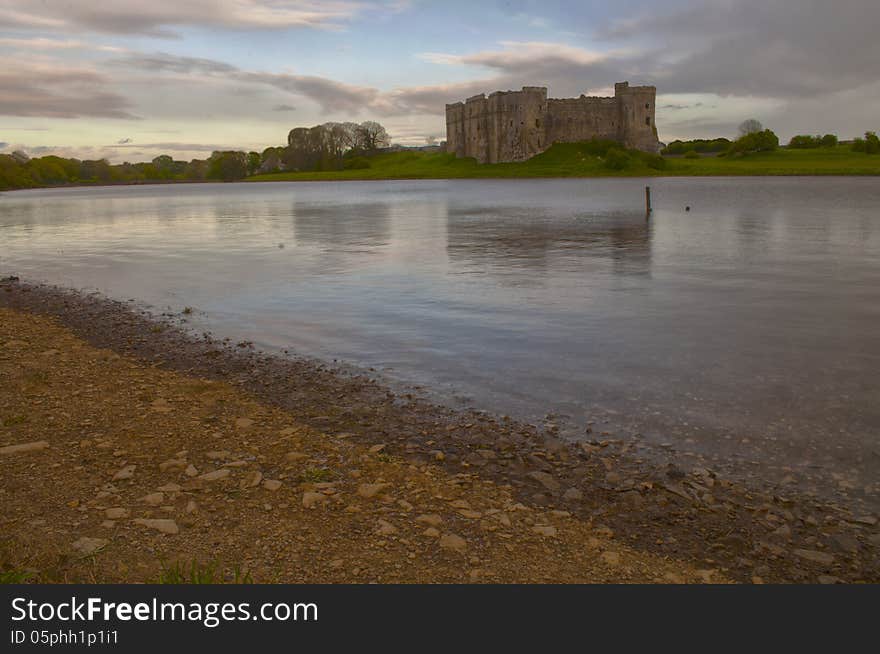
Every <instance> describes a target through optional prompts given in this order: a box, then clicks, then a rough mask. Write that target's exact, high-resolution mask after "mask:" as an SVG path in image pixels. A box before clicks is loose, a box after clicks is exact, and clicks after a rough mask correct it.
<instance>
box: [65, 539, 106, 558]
mask: <svg viewBox="0 0 880 654" xmlns="http://www.w3.org/2000/svg"><path fill="white" fill-rule="evenodd" d="M109 543H110V541H109V540H107V539H106V538H91V537H89V536H83V537H82V538H78V539H77V540H75V541H74V542H73V545H72V546H71V547H73V549H74V550H76V551H77V552H79V554H80V555H81V556H91V555H92V554H95V553H97V552H99V551H100V550H102V549H104V548H105V547H106V546H107V545H108V544H109Z"/></svg>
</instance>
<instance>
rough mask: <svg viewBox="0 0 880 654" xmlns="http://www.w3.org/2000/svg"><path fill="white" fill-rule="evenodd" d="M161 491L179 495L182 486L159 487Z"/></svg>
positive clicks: (168, 485)
mask: <svg viewBox="0 0 880 654" xmlns="http://www.w3.org/2000/svg"><path fill="white" fill-rule="evenodd" d="M159 490H160V491H162V492H164V493H179V492H180V491H181V488H180V484H174V483H171V484H165V485H164V486H159Z"/></svg>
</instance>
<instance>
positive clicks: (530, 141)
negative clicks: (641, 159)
mask: <svg viewBox="0 0 880 654" xmlns="http://www.w3.org/2000/svg"><path fill="white" fill-rule="evenodd" d="M656 97H657V89H656V87H654V86H630V85H629V82H620V83H618V84H615V85H614V97H613V98H588V97H586V96H584V95H581V96H580V97H579V98H565V99H557V98H548V97H547V89H546V87H543V86H525V87H523V90H522V91H496V92H495V93H492V94H490V95H489V97H488V98H487V97H486V96H485V95H484V94H482V93H481V94H480V95H475V96H474V97H472V98H468V99H467V100H466V101H465V102H456V103H455V104H448V105H446V151H447V152H450V153H455V155H456V156H457V157H474V158H476V160H477V162H478V163H499V162H505V161H525V160H526V159H529V158H531V157H534V156H535V155H536V154H540V153H541V152H544V150H546V149H547V148H549V147H550V146H551V145H553V144H554V143H572V142H577V141H589V140H590V139H593V138H596V139H611V140H614V141H617V142H619V143H620V144H621V145H623V146H624V147H626V148H631V149H637V150H644V151H645V152H657V151H658V150H659V140H658V139H657V128H656V126H655V124H654V103H655V100H656Z"/></svg>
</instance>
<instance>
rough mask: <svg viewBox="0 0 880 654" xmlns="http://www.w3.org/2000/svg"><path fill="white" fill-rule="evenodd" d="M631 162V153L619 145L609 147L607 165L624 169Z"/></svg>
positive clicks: (611, 167) (612, 168)
mask: <svg viewBox="0 0 880 654" xmlns="http://www.w3.org/2000/svg"><path fill="white" fill-rule="evenodd" d="M629 164H630V158H629V155H628V154H627V153H626V152H625V151H624V150H621V149H620V148H618V147H614V148H609V149H608V151H607V152H606V153H605V167H606V168H610V169H611V170H623V169H624V168H626V167H627V166H629Z"/></svg>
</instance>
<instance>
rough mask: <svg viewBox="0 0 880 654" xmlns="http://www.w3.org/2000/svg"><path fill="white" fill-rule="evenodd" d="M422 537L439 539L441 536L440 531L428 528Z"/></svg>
mask: <svg viewBox="0 0 880 654" xmlns="http://www.w3.org/2000/svg"><path fill="white" fill-rule="evenodd" d="M422 535H423V536H427V537H428V538H437V537H438V536H439V535H440V531H439V530H438V529H435V528H434V527H428V528H427V529H425V531H423V532H422Z"/></svg>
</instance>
